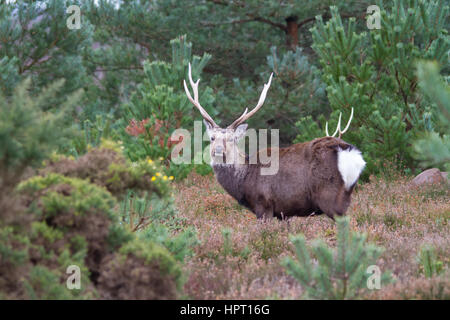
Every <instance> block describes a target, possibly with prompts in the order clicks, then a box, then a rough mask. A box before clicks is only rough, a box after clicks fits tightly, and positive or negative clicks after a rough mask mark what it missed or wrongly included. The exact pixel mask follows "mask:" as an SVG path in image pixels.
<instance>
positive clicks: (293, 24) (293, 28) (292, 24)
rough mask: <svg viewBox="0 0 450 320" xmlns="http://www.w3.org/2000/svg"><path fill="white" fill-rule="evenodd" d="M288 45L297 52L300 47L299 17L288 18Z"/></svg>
mask: <svg viewBox="0 0 450 320" xmlns="http://www.w3.org/2000/svg"><path fill="white" fill-rule="evenodd" d="M286 24H287V28H286V44H287V45H288V46H289V47H290V48H291V49H292V50H295V47H297V46H298V17H297V16H290V17H287V18H286Z"/></svg>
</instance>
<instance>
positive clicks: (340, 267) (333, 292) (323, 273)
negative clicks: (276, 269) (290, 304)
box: [282, 217, 390, 299]
mask: <svg viewBox="0 0 450 320" xmlns="http://www.w3.org/2000/svg"><path fill="white" fill-rule="evenodd" d="M336 222H337V229H338V230H337V248H336V249H332V248H330V247H329V246H327V244H326V243H325V242H324V241H323V240H321V239H317V240H315V241H314V242H313V244H312V246H310V247H309V248H308V246H307V245H306V240H305V237H304V236H303V235H298V236H292V237H291V241H292V243H293V244H294V248H295V253H296V258H295V259H293V258H290V257H287V258H285V259H284V261H283V262H282V265H283V266H284V267H285V268H286V270H287V272H288V274H290V275H292V276H293V277H294V278H295V279H296V280H297V281H298V282H299V283H300V284H301V285H302V287H303V289H304V290H305V293H306V296H307V297H309V298H312V299H353V298H357V297H358V294H359V293H360V292H361V291H362V290H363V289H364V288H367V279H368V277H369V276H370V274H368V273H367V271H366V270H367V267H369V266H370V265H375V264H376V261H377V259H378V258H379V256H380V254H381V252H382V249H381V248H380V247H377V246H375V245H372V244H366V243H365V239H366V237H365V236H364V235H361V234H357V233H350V232H349V218H348V217H344V218H338V219H336ZM380 276H382V277H381V283H386V282H388V280H389V278H390V277H389V274H388V273H384V274H383V275H380Z"/></svg>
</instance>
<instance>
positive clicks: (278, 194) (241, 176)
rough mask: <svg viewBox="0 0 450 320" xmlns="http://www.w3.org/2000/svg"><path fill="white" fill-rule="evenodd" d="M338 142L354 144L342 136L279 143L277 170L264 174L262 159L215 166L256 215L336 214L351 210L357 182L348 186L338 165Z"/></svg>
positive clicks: (219, 176) (344, 145)
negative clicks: (283, 144)
mask: <svg viewBox="0 0 450 320" xmlns="http://www.w3.org/2000/svg"><path fill="white" fill-rule="evenodd" d="M339 148H341V149H343V150H346V149H348V148H354V147H353V146H352V145H350V144H348V143H346V142H345V141H343V140H341V139H338V138H333V137H324V138H317V139H314V140H312V141H309V142H304V143H298V144H294V145H292V146H289V147H287V148H280V149H279V161H280V162H279V170H278V173H276V174H275V175H266V176H264V175H261V174H260V168H261V166H262V165H261V164H248V163H246V164H245V165H242V166H240V167H239V166H236V165H228V166H224V165H213V168H214V172H215V174H216V177H217V180H218V181H219V183H220V184H221V185H222V186H223V187H224V189H225V190H226V191H227V192H228V193H229V194H230V195H231V196H233V197H234V198H235V199H236V200H238V201H239V203H240V204H242V205H244V206H246V207H247V208H249V209H250V210H251V211H253V212H254V213H255V214H256V216H257V217H258V218H271V217H274V216H276V217H278V218H283V217H292V216H307V215H310V214H312V213H315V214H321V213H326V214H327V215H328V216H329V217H330V218H332V219H334V218H333V217H334V216H335V215H343V214H345V212H346V211H347V208H348V206H349V204H350V196H351V194H352V191H353V188H354V186H352V187H351V188H350V190H345V188H344V181H343V180H342V177H341V175H340V173H339V171H338V167H337V151H338V149H339ZM267 151H268V153H269V152H270V149H269V150H267Z"/></svg>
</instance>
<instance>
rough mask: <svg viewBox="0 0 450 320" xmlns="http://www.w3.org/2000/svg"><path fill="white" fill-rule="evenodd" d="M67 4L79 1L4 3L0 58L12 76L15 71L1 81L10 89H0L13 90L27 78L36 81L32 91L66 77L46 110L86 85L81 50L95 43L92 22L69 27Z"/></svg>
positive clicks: (75, 3) (31, 87)
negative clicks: (4, 81)
mask: <svg viewBox="0 0 450 320" xmlns="http://www.w3.org/2000/svg"><path fill="white" fill-rule="evenodd" d="M69 5H81V4H80V1H60V0H48V1H25V0H17V1H9V2H6V3H5V1H1V5H0V21H1V23H0V56H1V57H2V61H3V63H7V64H8V69H9V71H8V74H13V75H14V76H13V77H11V78H10V77H9V76H8V78H7V79H5V80H6V84H2V85H1V86H2V87H3V88H6V91H5V89H2V90H3V91H4V93H6V94H8V93H12V90H11V88H13V87H14V85H15V84H16V83H17V82H18V81H19V80H23V79H25V78H27V77H30V78H31V80H32V81H31V83H30V84H29V85H30V87H29V90H32V91H33V92H34V93H39V92H40V91H41V89H42V88H45V87H46V86H48V85H50V84H51V83H53V82H54V81H55V80H57V79H66V81H65V82H64V85H63V87H62V88H61V89H60V90H59V92H58V94H57V95H55V96H54V97H53V98H52V99H50V100H49V101H47V102H46V104H47V107H46V108H47V109H51V108H57V105H58V104H59V103H61V102H63V101H64V100H65V99H66V96H67V95H68V94H71V93H73V92H76V91H77V90H79V89H81V88H84V87H85V86H88V83H89V78H88V71H87V70H86V68H85V66H84V64H83V59H82V57H81V53H82V52H83V51H84V50H85V49H86V48H87V47H89V46H90V45H91V40H92V25H90V23H89V21H88V20H83V21H82V27H81V29H79V30H76V29H74V30H70V29H69V28H68V27H67V24H66V20H67V18H68V17H69V14H67V13H66V9H67V7H68V6H69ZM0 65H2V63H0ZM0 68H1V67H0ZM0 71H1V69H0ZM2 77H5V75H4V74H3V72H2Z"/></svg>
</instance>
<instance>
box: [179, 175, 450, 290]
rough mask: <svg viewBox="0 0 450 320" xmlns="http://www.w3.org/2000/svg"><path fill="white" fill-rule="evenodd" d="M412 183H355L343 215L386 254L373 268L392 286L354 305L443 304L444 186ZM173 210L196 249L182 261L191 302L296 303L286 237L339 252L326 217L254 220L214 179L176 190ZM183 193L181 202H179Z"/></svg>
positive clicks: (447, 209)
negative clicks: (428, 266) (429, 252)
mask: <svg viewBox="0 0 450 320" xmlns="http://www.w3.org/2000/svg"><path fill="white" fill-rule="evenodd" d="M409 180H410V179H409V177H405V176H401V175H396V176H395V177H380V178H377V177H372V178H371V180H370V182H368V183H365V184H362V185H359V186H358V187H357V190H356V191H355V193H354V194H353V201H352V204H351V206H350V208H349V210H348V212H347V215H348V216H349V218H350V222H349V224H350V228H351V230H352V231H355V232H358V233H364V234H366V236H367V241H369V242H370V243H372V244H375V245H377V246H380V247H382V248H384V251H383V252H382V253H381V255H380V257H379V259H377V262H376V264H377V265H378V266H379V267H380V269H381V270H382V271H383V272H384V271H390V272H391V275H392V278H393V281H392V283H389V284H386V285H382V286H381V289H380V290H365V291H363V292H362V293H361V294H360V295H358V296H357V297H355V298H358V299H367V298H370V299H448V298H449V297H450V296H449V294H450V293H449V291H448V289H449V284H450V283H449V279H450V278H449V274H448V267H449V262H450V261H449V255H448V253H449V250H450V241H449V239H448V232H449V226H448V219H449V218H450V204H449V203H450V202H449V200H450V198H449V197H450V193H449V188H448V185H445V184H443V185H439V186H434V187H433V186H431V187H428V188H423V189H414V188H412V187H411V186H410V185H409V183H408V182H409ZM177 190H179V191H180V192H179V194H180V196H179V197H177V199H176V203H177V206H178V207H179V208H180V209H181V212H182V216H183V217H185V218H186V221H187V223H188V225H191V226H194V227H195V228H196V229H197V230H198V239H199V241H200V244H199V245H198V246H197V247H196V248H195V250H194V251H195V255H194V256H193V257H191V258H189V260H188V261H187V262H186V266H185V269H186V270H187V271H188V272H189V274H190V276H189V279H188V281H187V283H186V284H185V290H186V292H187V294H189V295H190V296H191V297H193V298H196V299H266V298H270V299H298V298H302V297H303V294H304V289H302V287H301V285H299V283H297V282H296V281H295V279H294V278H293V277H292V276H290V275H288V274H287V273H286V272H285V270H284V268H283V267H282V261H283V259H284V258H285V257H290V256H294V255H295V249H294V246H293V244H292V243H291V241H290V235H297V234H301V235H303V236H304V237H305V240H306V242H307V243H308V244H310V243H312V242H314V241H315V240H317V239H322V240H323V241H324V242H325V243H326V244H327V245H330V246H331V247H336V245H337V244H336V241H337V238H336V231H337V226H336V223H335V222H333V221H332V220H331V219H329V218H327V217H326V216H322V215H321V216H311V217H307V218H302V217H298V218H293V219H291V220H288V221H280V220H276V219H274V220H271V221H268V222H264V221H259V220H257V219H256V218H255V216H254V215H253V214H252V213H250V212H249V211H247V210H245V209H243V208H242V207H240V206H239V205H237V204H236V202H235V200H234V199H232V198H231V197H230V196H229V195H227V194H226V193H225V192H224V191H223V190H222V189H221V187H220V185H219V184H218V183H217V182H216V181H215V180H214V177H212V176H208V177H202V176H199V175H192V176H189V177H188V178H187V179H186V181H184V182H183V183H180V184H177ZM181 195H182V196H181ZM424 245H427V246H430V247H432V248H434V256H433V257H432V259H433V261H432V263H435V264H436V263H437V264H439V265H440V266H441V267H440V269H439V272H434V273H432V274H427V273H426V272H425V270H424V267H425V266H424V264H423V262H421V260H420V255H421V250H422V247H423V246H424Z"/></svg>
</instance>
